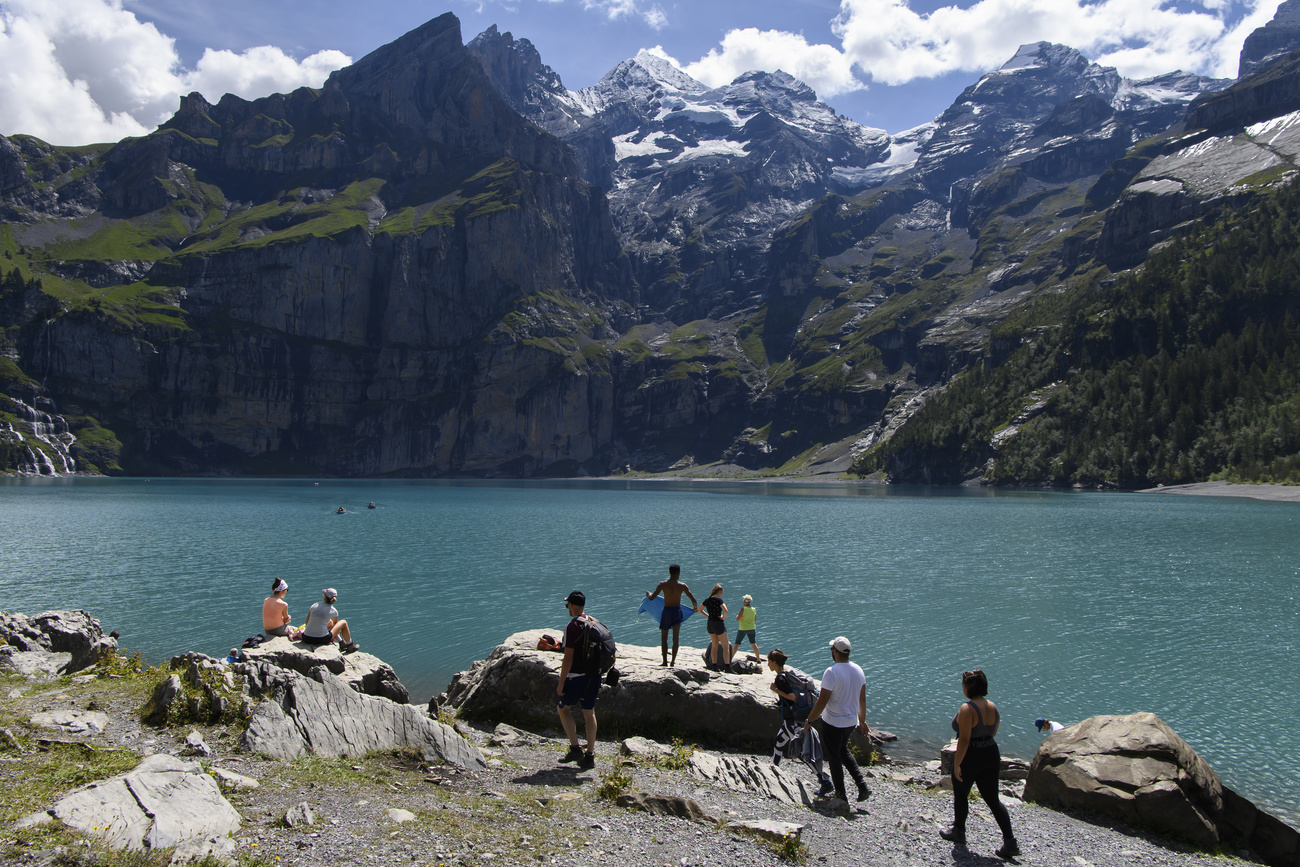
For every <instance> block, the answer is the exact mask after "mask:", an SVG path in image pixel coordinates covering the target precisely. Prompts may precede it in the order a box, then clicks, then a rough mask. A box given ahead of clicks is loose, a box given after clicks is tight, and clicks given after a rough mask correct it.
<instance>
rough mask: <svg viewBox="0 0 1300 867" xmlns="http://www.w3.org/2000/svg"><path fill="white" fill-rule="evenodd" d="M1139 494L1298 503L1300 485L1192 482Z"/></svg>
mask: <svg viewBox="0 0 1300 867" xmlns="http://www.w3.org/2000/svg"><path fill="white" fill-rule="evenodd" d="M1138 493H1139V494H1183V495H1189V496H1198V497H1242V498H1245V499H1251V500H1268V501H1270V502H1274V503H1300V485H1245V484H1235V483H1231V482H1193V483H1192V484H1188V485H1162V486H1160V487H1158V488H1145V489H1143V490H1141V491H1138Z"/></svg>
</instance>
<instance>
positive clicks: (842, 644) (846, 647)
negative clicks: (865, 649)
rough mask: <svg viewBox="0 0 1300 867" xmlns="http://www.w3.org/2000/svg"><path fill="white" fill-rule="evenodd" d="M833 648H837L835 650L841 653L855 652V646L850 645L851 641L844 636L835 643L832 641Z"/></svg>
mask: <svg viewBox="0 0 1300 867" xmlns="http://www.w3.org/2000/svg"><path fill="white" fill-rule="evenodd" d="M831 647H833V648H835V649H836V650H838V651H839V652H840V653H851V652H853V645H852V644H850V643H849V640H848V639H847V638H845V637H844V636H843V635H841V636H839V637H837V638H836V639H835V640H834V641H832V642H831Z"/></svg>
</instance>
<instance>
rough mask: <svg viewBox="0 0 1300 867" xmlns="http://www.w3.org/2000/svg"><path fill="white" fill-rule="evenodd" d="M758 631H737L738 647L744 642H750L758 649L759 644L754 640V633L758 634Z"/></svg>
mask: <svg viewBox="0 0 1300 867" xmlns="http://www.w3.org/2000/svg"><path fill="white" fill-rule="evenodd" d="M757 631H758V630H756V629H737V630H736V645H737V646H739V645H740V643H741V642H742V641H745V640H748V641H749V643H750V644H752V645H754V646H755V647H757V646H758V642H757V641H756V640H755V639H754V633H755V632H757Z"/></svg>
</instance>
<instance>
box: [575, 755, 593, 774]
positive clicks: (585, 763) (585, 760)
mask: <svg viewBox="0 0 1300 867" xmlns="http://www.w3.org/2000/svg"><path fill="white" fill-rule="evenodd" d="M578 767H580V768H582V769H583V770H584V771H589V770H591V769H592V768H594V767H596V754H595V753H583V754H582V758H580V759H578Z"/></svg>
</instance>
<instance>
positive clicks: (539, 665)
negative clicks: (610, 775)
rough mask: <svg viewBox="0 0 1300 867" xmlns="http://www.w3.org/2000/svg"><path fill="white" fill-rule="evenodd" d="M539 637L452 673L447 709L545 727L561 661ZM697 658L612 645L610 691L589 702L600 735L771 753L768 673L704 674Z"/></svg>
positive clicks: (517, 640)
mask: <svg viewBox="0 0 1300 867" xmlns="http://www.w3.org/2000/svg"><path fill="white" fill-rule="evenodd" d="M548 631H549V633H550V634H552V635H559V634H560V633H561V632H562V630H561V629H552V630H548ZM542 634H543V630H540V629H534V630H528V631H526V632H518V633H515V634H514V635H511V636H510V637H509V638H507V639H506V640H505V641H504V642H502V643H501V644H500V645H499V646H498V647H497V648H496V649H495V650H493V651H492V653H490V654H489V655H488V657H487V658H486V659H483V660H480V661H479V662H476V663H474V665H473V666H471V667H470V669H469V670H468V671H463V672H460V673H459V674H457V675H455V677H454V678H453V679H452V682H451V685H450V686H448V687H447V702H448V704H450V705H451V706H452V707H454V708H456V709H457V712H458V713H459V714H460V715H462V716H464V717H466V718H469V719H482V720H490V721H493V722H508V723H511V724H514V725H519V726H522V727H524V728H537V727H553V726H554V725H555V723H556V714H555V704H556V696H555V689H556V686H557V685H558V684H559V677H560V666H561V663H562V662H563V656H562V655H561V654H559V653H554V652H548V651H541V650H537V649H536V648H537V640H538V639H539V638H540V637H541V636H542ZM702 654H703V651H702V650H701V649H700V648H695V647H682V648H681V650H680V652H679V653H678V655H677V666H676V667H671V668H664V667H662V666H661V665H660V660H661V655H660V650H659V648H658V647H638V646H636V645H630V644H623V643H621V642H620V643H619V645H618V659H617V661H616V662H615V667H616V668H617V669H618V671H619V673H620V675H621V678H620V679H619V681H618V686H616V687H613V688H611V687H610V686H608V685H607V684H602V685H601V687H600V694H599V695H598V697H597V699H596V716H597V718H598V719H599V721H600V726H601V730H602V731H607V730H613V731H618V732H619V733H620V734H622V735H624V736H629V735H637V734H640V735H646V736H647V737H652V738H664V737H666V736H672V735H678V736H682V737H692V738H695V739H698V740H702V741H707V742H712V743H719V744H727V745H738V746H739V745H745V746H760V747H765V748H771V745H772V740H773V738H774V737H775V736H776V731H777V728H778V727H779V726H780V722H781V721H780V716H779V715H778V712H777V709H776V698H775V696H774V694H773V693H772V691H771V689H770V688H769V687H770V686H771V684H772V676H771V674H769V673H764V674H731V673H726V672H723V673H719V672H714V671H707V670H705V668H704V665H703V662H702ZM606 726H609V727H611V728H609V729H607V728H606Z"/></svg>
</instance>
